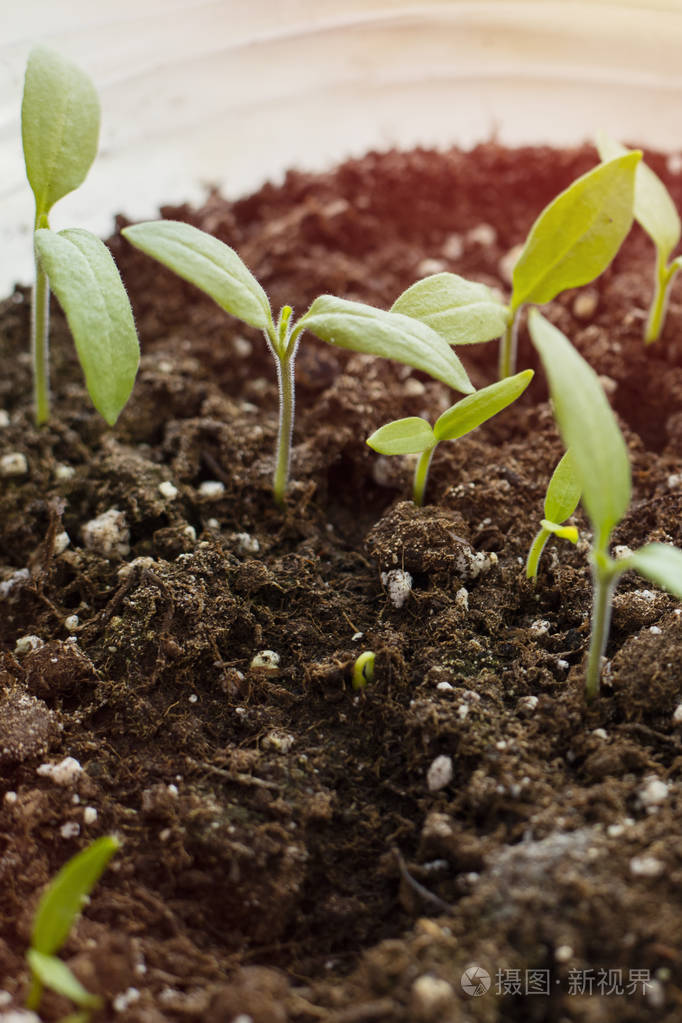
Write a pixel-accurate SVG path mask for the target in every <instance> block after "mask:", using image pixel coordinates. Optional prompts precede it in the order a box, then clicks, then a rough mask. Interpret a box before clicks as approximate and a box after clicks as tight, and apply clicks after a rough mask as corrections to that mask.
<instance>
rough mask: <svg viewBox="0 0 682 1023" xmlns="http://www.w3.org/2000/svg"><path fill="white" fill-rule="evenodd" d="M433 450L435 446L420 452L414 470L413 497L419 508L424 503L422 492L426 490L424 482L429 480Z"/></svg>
mask: <svg viewBox="0 0 682 1023" xmlns="http://www.w3.org/2000/svg"><path fill="white" fill-rule="evenodd" d="M435 450H436V445H435V444H434V445H433V447H432V448H428V449H427V450H426V451H422V453H421V455H420V456H419V461H418V462H417V465H416V468H415V470H414V488H413V497H414V503H415V504H417V505H420V506H421V505H422V504H423V503H424V491H425V490H426V482H427V480H428V478H429V466H430V465H431V459H432V458H433V453H434V451H435Z"/></svg>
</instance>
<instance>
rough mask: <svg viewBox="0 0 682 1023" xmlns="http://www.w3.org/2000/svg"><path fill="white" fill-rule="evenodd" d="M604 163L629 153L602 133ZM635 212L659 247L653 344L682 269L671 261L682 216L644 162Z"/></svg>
mask: <svg viewBox="0 0 682 1023" xmlns="http://www.w3.org/2000/svg"><path fill="white" fill-rule="evenodd" d="M597 148H598V150H599V155H600V156H601V158H602V160H610V159H613V158H614V157H618V156H622V155H623V154H624V153H627V152H628V150H627V149H626V148H625V146H621V145H620V144H619V143H618V142H615V141H614V140H613V139H611V138H609V137H608V136H607V135H605V134H602V135H600V136H599V138H598V140H597ZM634 213H635V220H636V221H637V223H638V224H639V225H640V226H641V227H642V228H644V230H645V231H646V233H647V234H648V235H649V237H650V238H651V240H652V242H653V243H654V245H655V247H656V268H655V272H654V294H653V298H652V300H651V306H650V307H649V314H648V316H647V320H646V325H645V327H644V341H645V343H646V344H651V343H652V341H657V340H658V338H659V337H660V334H661V330H662V329H663V323H664V322H665V314H666V311H667V308H668V300H669V298H670V288H671V285H672V282H673V280H674V279H675V275H676V274H677V271H678V270H679V269H680V268H681V267H682V256H677V258H676V259H672V260H671V259H670V254H671V253H672V251H673V249H674V248H676V246H677V245H678V243H679V241H680V235H681V234H682V226H681V225H680V217H679V214H678V212H677V209H676V208H675V203H674V202H673V200H672V197H671V195H670V193H669V192H668V190H667V188H666V187H665V185H664V184H663V182H662V181H661V179H660V178H659V177H658V175H656V174H654V172H653V171H652V170H651V168H650V167H647V165H646V164H645V163H644V162H643V161H642V162H641V163H640V164H638V166H637V172H636V174H635V200H634Z"/></svg>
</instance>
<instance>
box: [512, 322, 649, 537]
mask: <svg viewBox="0 0 682 1023" xmlns="http://www.w3.org/2000/svg"><path fill="white" fill-rule="evenodd" d="M528 326H529V329H530V335H531V338H532V341H533V344H534V345H535V347H536V348H537V350H538V352H539V354H540V358H541V359H542V363H543V366H544V368H545V373H546V374H547V379H548V381H549V389H550V393H551V395H552V401H553V403H554V414H555V417H556V420H557V423H558V426H559V431H560V433H561V436H562V438H563V441H564V445H565V447H566V448H567V449H568V448H570V449H571V455H572V457H573V460H574V463H575V466H576V469H577V473H578V478H579V481H580V484H581V489H582V502H583V505H584V506H585V510H586V512H587V514H588V515H589V517H590V520H591V522H592V526H593V529H594V532H595V537H596V543H595V546H596V547H597V549H603V548H604V547H605V546H606V544H607V543H608V537H609V535H610V533H611V530H612V529H613V527H614V526H615V525H616V524H617V523H618V522H620V520H621V519H622V518H623V515H624V514H625V512H626V511H627V507H628V504H629V503H630V462H629V459H628V452H627V447H626V445H625V441H624V439H623V435H622V433H621V432H620V428H619V426H618V423H617V422H616V417H615V416H614V414H613V412H612V410H611V407H610V405H609V403H608V401H607V399H606V395H605V394H604V390H603V388H602V386H601V384H600V382H599V378H598V377H597V374H596V373H595V372H594V370H593V369H592V367H591V366H589V365H588V364H587V363H586V362H585V360H584V359H583V358H582V356H581V355H579V354H578V352H577V351H576V350H575V348H574V347H573V345H572V344H571V343H570V341H569V340H568V338H566V337H565V336H564V335H563V334H562V333H561V331H559V330H557V329H556V327H553V326H552V324H551V323H549V322H548V321H547V320H546V319H545V318H544V316H542V315H541V313H539V312H538V310H537V309H531V311H530V314H529V317H528Z"/></svg>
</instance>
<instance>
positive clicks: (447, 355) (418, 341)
mask: <svg viewBox="0 0 682 1023" xmlns="http://www.w3.org/2000/svg"><path fill="white" fill-rule="evenodd" d="M303 329H305V330H309V331H310V333H311V334H314V335H315V336H316V337H319V338H320V340H321V341H326V342H327V343H328V344H331V345H336V346H337V347H339V348H349V349H350V350H351V351H353V352H364V353H366V354H367V355H378V356H381V357H382V358H384V359H395V360H396V361H397V362H402V363H405V364H406V365H408V366H414V368H415V369H421V370H423V371H424V372H425V373H429V374H430V375H431V376H432V377H434V378H435V379H436V380H442V382H443V383H444V384H447V385H448V386H449V387H452V388H453V389H454V390H456V391H462V392H464V393H465V394H467V393H470V392H471V391H473V389H474V388H473V386H472V384H471V381H470V380H469V377H468V376H467V373H466V370H465V369H464V366H463V365H462V363H461V362H460V361H459V359H458V358H457V356H456V355H455V353H454V352H453V351H452V349H451V348H450V346H449V344H448V343H447V342H446V341H444V340H443V338H442V337H441V336H440V335H439V334H437V333H436V331H435V330H432V329H431V327H428V326H427V325H426V324H425V323H421V322H420V321H419V320H415V319H413V318H412V317H411V316H404V315H403V314H402V313H392V312H386V311H385V310H383V309H375V308H374V306H370V305H364V303H362V302H351V301H349V300H348V299H344V298H335V297H334V296H333V295H321V296H320V297H319V298H316V299H315V301H314V302H313V304H312V305H311V307H310V309H309V310H308V312H307V313H306V314H305V315H304V316H302V317H301V319H300V320H299V321H298V324H297V325H296V330H303Z"/></svg>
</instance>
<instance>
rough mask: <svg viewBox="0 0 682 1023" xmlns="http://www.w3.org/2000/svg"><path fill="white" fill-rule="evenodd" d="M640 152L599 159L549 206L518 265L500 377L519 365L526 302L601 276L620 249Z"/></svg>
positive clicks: (630, 213)
mask: <svg viewBox="0 0 682 1023" xmlns="http://www.w3.org/2000/svg"><path fill="white" fill-rule="evenodd" d="M641 156H642V154H641V152H640V151H639V150H637V151H634V152H632V153H626V154H625V155H624V156H618V157H616V158H615V159H613V160H609V161H608V162H607V163H601V164H599V165H598V166H597V167H595V168H594V169H593V170H591V171H588V173H587V174H583V175H582V177H580V178H578V179H577V180H576V181H574V182H573V184H572V185H569V187H568V188H567V189H565V191H563V192H561V193H560V194H559V195H558V196H557V197H556V199H554V200H553V201H552V202H551V203H550V204H549V206H546V207H545V209H544V210H543V211H542V213H541V214H540V216H539V217H538V218H537V220H536V221H535V223H534V224H533V226H532V227H531V229H530V233H529V235H528V237H527V238H526V241H525V243H524V246H523V249H522V251H521V254H520V255H519V258H518V260H517V262H516V265H515V266H514V272H513V276H512V294H511V299H510V302H509V312H508V316H507V323H506V328H505V332H504V336H503V338H502V342H501V344H500V367H499V368H500V378H504V377H506V376H509V374H510V373H513V372H514V369H515V367H516V348H517V329H518V315H519V312H520V310H521V307H522V306H523V305H525V304H526V303H528V302H532V303H533V304H535V305H541V304H542V303H544V302H551V300H552V299H553V298H555V297H556V296H557V295H558V294H559V292H561V291H565V290H566V289H567V288H576V287H578V286H580V285H582V284H588V283H589V282H590V281H592V280H594V278H595V277H598V276H599V274H601V273H602V272H603V271H604V270H605V269H606V267H607V266H608V265H609V263H610V262H611V260H612V259H613V258H614V256H615V255H616V253H617V252H618V249H619V248H620V246H621V244H622V242H623V240H624V238H625V236H626V235H627V233H628V231H629V230H630V226H631V224H632V217H633V201H634V189H635V170H636V167H637V164H638V162H639V160H640V159H641Z"/></svg>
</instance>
